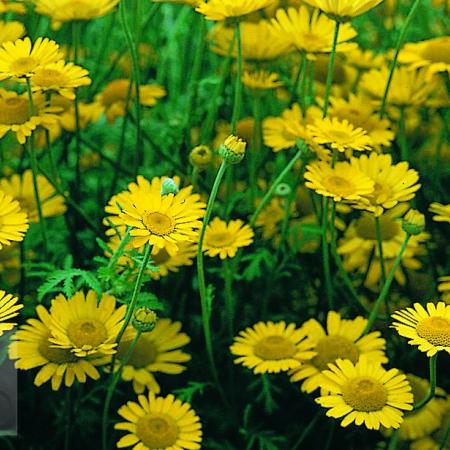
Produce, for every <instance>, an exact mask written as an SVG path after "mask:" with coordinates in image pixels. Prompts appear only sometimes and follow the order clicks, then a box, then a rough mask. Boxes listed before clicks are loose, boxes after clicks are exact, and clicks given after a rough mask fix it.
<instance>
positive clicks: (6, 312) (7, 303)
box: [0, 290, 23, 336]
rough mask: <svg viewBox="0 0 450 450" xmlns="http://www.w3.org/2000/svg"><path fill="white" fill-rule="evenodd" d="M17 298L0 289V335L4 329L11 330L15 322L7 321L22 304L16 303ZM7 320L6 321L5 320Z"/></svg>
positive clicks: (17, 312)
mask: <svg viewBox="0 0 450 450" xmlns="http://www.w3.org/2000/svg"><path fill="white" fill-rule="evenodd" d="M18 301H19V299H18V298H17V297H14V296H12V295H11V294H7V293H6V292H5V291H2V290H0V336H2V335H3V333H4V332H5V331H9V330H12V329H13V328H14V326H15V325H17V324H15V323H12V322H9V319H12V318H13V317H16V316H17V315H18V314H19V311H20V310H21V309H22V308H23V305H22V304H20V303H18ZM7 321H8V322H7Z"/></svg>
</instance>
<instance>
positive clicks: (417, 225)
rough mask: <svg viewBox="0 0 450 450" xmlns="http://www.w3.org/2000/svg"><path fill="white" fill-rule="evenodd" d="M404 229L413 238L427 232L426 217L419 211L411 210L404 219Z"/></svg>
mask: <svg viewBox="0 0 450 450" xmlns="http://www.w3.org/2000/svg"><path fill="white" fill-rule="evenodd" d="M402 228H403V231H405V232H406V233H408V234H410V235H411V236H417V235H418V234H420V233H422V232H423V231H424V230H425V216H424V215H423V214H422V213H420V212H419V211H417V209H410V210H409V211H408V212H407V213H406V214H405V217H403V221H402Z"/></svg>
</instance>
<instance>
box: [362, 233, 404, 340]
mask: <svg viewBox="0 0 450 450" xmlns="http://www.w3.org/2000/svg"><path fill="white" fill-rule="evenodd" d="M410 238H411V235H410V234H407V235H406V237H405V240H404V241H403V244H402V246H401V248H400V251H399V253H398V255H397V257H396V258H395V261H394V265H393V266H392V269H391V271H390V272H389V274H388V276H387V278H386V282H385V283H384V286H383V289H382V290H381V292H380V295H379V296H378V298H377V299H376V301H375V304H374V306H373V308H372V311H371V312H370V315H369V319H368V321H367V325H366V328H365V329H364V332H363V335H364V334H367V333H368V332H369V331H370V329H371V328H372V325H373V323H374V322H375V320H376V318H377V316H378V312H379V310H380V306H381V303H382V302H383V301H384V299H385V298H386V296H387V295H388V293H389V288H390V287H391V284H392V281H393V280H394V277H395V272H397V268H398V266H399V265H400V262H401V260H402V256H403V253H404V252H405V250H406V247H407V246H408V242H409V239H410Z"/></svg>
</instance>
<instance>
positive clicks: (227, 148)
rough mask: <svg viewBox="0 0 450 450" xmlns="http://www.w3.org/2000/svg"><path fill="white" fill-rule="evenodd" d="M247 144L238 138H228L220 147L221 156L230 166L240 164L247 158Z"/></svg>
mask: <svg viewBox="0 0 450 450" xmlns="http://www.w3.org/2000/svg"><path fill="white" fill-rule="evenodd" d="M246 147H247V144H246V142H244V141H243V140H242V139H240V138H238V137H237V136H234V135H230V136H228V137H227V138H226V139H225V141H224V143H223V144H222V145H221V146H220V149H219V155H220V156H221V157H222V159H223V160H224V161H225V162H227V163H228V164H239V163H240V162H241V161H242V160H243V159H244V156H245V148H246Z"/></svg>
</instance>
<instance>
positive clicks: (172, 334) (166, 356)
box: [117, 319, 191, 394]
mask: <svg viewBox="0 0 450 450" xmlns="http://www.w3.org/2000/svg"><path fill="white" fill-rule="evenodd" d="M180 330H181V323H180V322H172V321H171V320H170V319H159V320H158V322H157V323H156V326H155V328H154V329H153V330H152V331H149V332H146V333H142V334H141V336H140V337H139V340H138V342H137V344H136V347H134V350H133V353H132V354H131V356H130V358H129V359H128V360H127V363H126V364H125V366H124V367H123V371H122V379H123V380H125V381H132V382H133V389H134V391H135V392H136V393H137V394H142V393H143V392H144V390H145V388H147V389H148V390H149V391H151V392H154V393H155V394H159V393H160V391H161V388H160V386H159V384H158V382H157V381H156V379H155V376H154V374H155V373H158V372H159V373H165V374H169V375H178V374H180V373H182V372H184V371H185V370H186V367H185V366H184V365H182V363H186V362H188V361H190V359H191V356H190V355H189V354H187V353H185V352H183V351H182V350H181V347H184V346H185V345H186V344H188V343H189V342H190V338H189V336H188V335H187V334H186V333H180ZM131 342H132V339H130V340H127V341H124V340H122V342H121V343H120V345H119V348H118V350H117V359H118V361H120V359H121V358H122V357H123V356H124V355H126V354H127V352H128V350H129V347H130V344H131Z"/></svg>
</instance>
